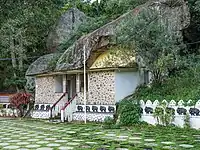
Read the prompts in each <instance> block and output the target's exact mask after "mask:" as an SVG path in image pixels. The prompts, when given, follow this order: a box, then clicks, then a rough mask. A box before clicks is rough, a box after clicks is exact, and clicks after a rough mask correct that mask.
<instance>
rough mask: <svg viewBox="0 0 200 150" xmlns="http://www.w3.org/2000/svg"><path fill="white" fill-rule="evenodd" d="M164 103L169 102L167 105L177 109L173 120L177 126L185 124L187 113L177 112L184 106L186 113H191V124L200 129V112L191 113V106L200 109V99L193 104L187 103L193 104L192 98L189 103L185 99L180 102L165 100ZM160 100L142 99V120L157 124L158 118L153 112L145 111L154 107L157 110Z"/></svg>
mask: <svg viewBox="0 0 200 150" xmlns="http://www.w3.org/2000/svg"><path fill="white" fill-rule="evenodd" d="M163 102H164V103H166V104H167V106H168V107H169V108H173V109H174V110H175V119H174V121H173V122H172V123H173V124H175V125H176V126H179V127H183V126H184V119H185V115H183V114H179V113H178V112H177V109H178V108H184V109H185V110H186V113H187V114H189V116H190V120H189V121H190V125H191V127H192V128H195V129H200V113H199V115H198V116H196V115H195V114H191V113H190V111H189V110H190V108H196V109H198V110H199V111H200V100H199V101H197V102H196V103H195V104H194V105H193V106H187V105H190V104H191V102H192V101H191V100H189V101H188V102H187V103H184V101H183V100H180V101H179V102H175V101H174V100H171V101H170V102H167V101H166V100H163ZM159 104H160V103H159V101H158V100H155V101H153V102H152V101H150V100H148V101H146V102H145V101H143V100H140V105H141V108H142V117H141V121H145V122H147V123H149V124H152V125H156V124H157V120H156V119H155V118H154V117H153V114H152V113H148V112H146V111H145V108H147V107H148V108H152V109H153V111H154V110H155V108H156V107H157V106H159Z"/></svg>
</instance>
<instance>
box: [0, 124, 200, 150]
mask: <svg viewBox="0 0 200 150" xmlns="http://www.w3.org/2000/svg"><path fill="white" fill-rule="evenodd" d="M0 127H1V128H0V149H7V150H9V149H15V150H17V149H19V150H25V149H26V150H27V149H28V150H29V149H32V150H66V149H75V150H84V149H88V150H92V149H94V150H107V149H108V150H126V149H129V150H151V149H153V150H163V149H180V150H184V149H192V150H200V131H197V130H186V129H180V128H165V127H152V126H147V125H143V126H142V125H140V126H139V125H137V126H132V127H124V128H121V129H103V128H102V126H101V124H87V125H84V124H67V123H66V124H54V123H47V122H45V121H36V120H0Z"/></svg>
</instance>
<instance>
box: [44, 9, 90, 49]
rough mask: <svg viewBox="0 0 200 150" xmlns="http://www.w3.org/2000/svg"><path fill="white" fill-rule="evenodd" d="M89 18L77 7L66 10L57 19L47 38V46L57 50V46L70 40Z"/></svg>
mask: <svg viewBox="0 0 200 150" xmlns="http://www.w3.org/2000/svg"><path fill="white" fill-rule="evenodd" d="M86 20H87V16H86V15H85V14H84V13H83V12H81V11H80V10H78V9H77V8H71V9H69V10H68V11H66V12H65V13H64V14H63V15H62V16H61V17H60V18H59V20H58V21H57V23H56V25H55V27H54V29H53V30H52V31H51V32H50V33H49V35H48V38H47V48H48V49H49V50H50V51H55V50H56V49H57V47H58V46H59V45H60V44H61V43H63V42H65V41H67V40H69V39H70V38H71V37H72V35H73V33H74V32H76V31H77V29H78V27H79V26H80V25H81V24H82V23H83V22H85V21H86Z"/></svg>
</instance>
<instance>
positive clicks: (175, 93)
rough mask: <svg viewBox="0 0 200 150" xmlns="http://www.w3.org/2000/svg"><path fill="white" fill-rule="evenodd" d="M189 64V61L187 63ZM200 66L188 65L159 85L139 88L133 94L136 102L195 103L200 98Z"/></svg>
mask: <svg viewBox="0 0 200 150" xmlns="http://www.w3.org/2000/svg"><path fill="white" fill-rule="evenodd" d="M188 63H189V61H188ZM199 73H200V65H198V64H196V66H194V65H190V67H188V68H184V69H182V70H178V71H176V72H174V74H173V75H171V76H170V77H169V78H168V79H166V80H165V81H164V82H163V83H162V84H161V85H156V84H152V85H151V86H150V87H147V86H140V87H138V88H137V90H136V92H135V93H134V94H133V98H134V99H137V100H148V99H150V100H159V101H163V100H164V99H166V100H168V101H170V100H172V99H173V100H175V101H179V100H181V99H182V100H184V101H186V102H187V101H188V100H189V99H192V100H193V103H195V102H196V101H197V100H199V97H200V76H199Z"/></svg>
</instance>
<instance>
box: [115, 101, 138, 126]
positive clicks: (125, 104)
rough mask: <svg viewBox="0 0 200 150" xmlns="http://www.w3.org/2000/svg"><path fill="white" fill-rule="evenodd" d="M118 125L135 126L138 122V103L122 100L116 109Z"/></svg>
mask: <svg viewBox="0 0 200 150" xmlns="http://www.w3.org/2000/svg"><path fill="white" fill-rule="evenodd" d="M117 113H118V116H119V123H120V124H122V125H131V124H137V123H139V122H140V118H141V113H140V104H139V102H138V101H133V100H127V99H124V100H122V101H121V102H120V104H119V108H118V112H117Z"/></svg>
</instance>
